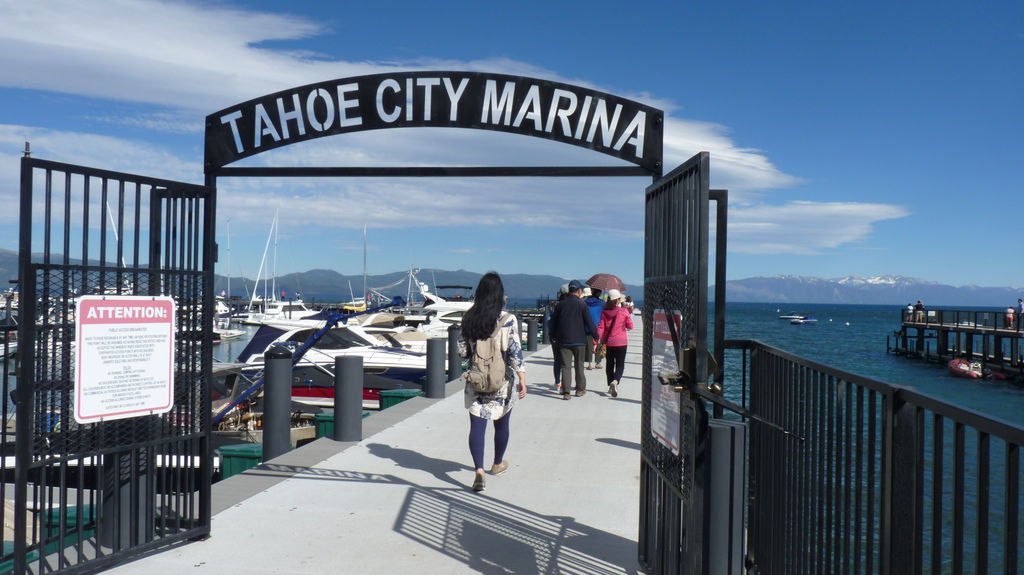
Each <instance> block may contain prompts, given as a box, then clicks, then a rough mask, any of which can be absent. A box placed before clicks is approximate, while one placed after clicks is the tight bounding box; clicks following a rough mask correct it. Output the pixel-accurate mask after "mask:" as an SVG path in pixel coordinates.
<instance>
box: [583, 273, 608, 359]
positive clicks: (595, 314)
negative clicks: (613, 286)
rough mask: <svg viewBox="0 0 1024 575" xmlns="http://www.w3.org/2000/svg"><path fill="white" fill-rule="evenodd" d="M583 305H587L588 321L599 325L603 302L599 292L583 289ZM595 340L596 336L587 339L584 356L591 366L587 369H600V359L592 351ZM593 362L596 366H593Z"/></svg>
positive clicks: (597, 290)
mask: <svg viewBox="0 0 1024 575" xmlns="http://www.w3.org/2000/svg"><path fill="white" fill-rule="evenodd" d="M583 295H584V298H583V303H585V304H587V309H588V310H589V311H590V319H591V320H592V321H593V322H594V325H597V324H599V323H601V312H602V311H604V300H603V299H601V297H600V296H601V290H599V289H593V288H588V287H585V288H583ZM595 339H597V335H596V334H595V335H594V336H589V337H587V349H586V354H585V355H586V356H587V357H588V360H589V361H590V362H591V364H590V365H589V366H588V367H587V369H601V358H600V356H598V355H597V352H596V351H595V350H594V340H595ZM594 362H596V363H597V364H596V365H595V364H594Z"/></svg>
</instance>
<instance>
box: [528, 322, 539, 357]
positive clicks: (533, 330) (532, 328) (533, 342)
mask: <svg viewBox="0 0 1024 575" xmlns="http://www.w3.org/2000/svg"><path fill="white" fill-rule="evenodd" d="M526 351H537V320H535V319H533V318H530V319H528V320H526Z"/></svg>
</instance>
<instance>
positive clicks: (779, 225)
mask: <svg viewBox="0 0 1024 575" xmlns="http://www.w3.org/2000/svg"><path fill="white" fill-rule="evenodd" d="M909 215H910V212H909V211H908V210H906V209H905V208H903V207H901V206H895V205H890V204H868V203H853V202H807V201H801V202H792V203H788V204H783V205H765V204H760V205H747V206H743V205H741V206H737V207H730V208H729V250H730V251H734V252H737V253H749V254H792V255H813V254H820V253H823V252H826V251H827V250H831V249H835V248H838V247H840V246H844V245H848V244H853V243H857V242H861V241H864V240H866V239H867V238H868V237H869V236H870V235H871V232H872V226H873V225H874V224H875V223H877V222H881V221H884V220H893V219H898V218H903V217H907V216H909Z"/></svg>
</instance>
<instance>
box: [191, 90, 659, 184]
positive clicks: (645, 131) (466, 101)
mask: <svg viewBox="0 0 1024 575" xmlns="http://www.w3.org/2000/svg"><path fill="white" fill-rule="evenodd" d="M663 116H664V114H663V113H662V111H661V110H658V109H656V108H652V107H650V106H646V105H643V104H640V103H638V102H635V101H633V100H628V99H626V98H622V97H619V96H615V95H613V94H607V93H604V92H598V91H596V90H591V89H589V88H583V87H581V86H573V85H570V84H563V83H560V82H551V81H548V80H539V79H536V78H526V77H522V76H508V75H504V74H488V73H480V72H396V73H393V74H375V75H369V76H359V77H354V78H343V79H338V80H331V81H328V82H321V83H318V84H309V85H307V86H300V87H298V88H292V89H290V90H284V91H282V92H277V93H274V94H270V95H268V96H263V97H261V98H256V99H254V100H249V101H248V102H243V103H241V104H237V105H235V106H231V107H230V108H225V109H223V110H221V111H219V112H215V113H213V114H210V115H209V116H207V117H206V167H207V169H210V168H217V167H221V166H225V165H227V164H230V163H232V162H234V161H236V160H240V159H242V158H246V157H248V156H252V155H254V154H258V153H260V152H264V151H266V150H271V149H274V148H277V147H280V146H285V145H288V144H294V143H296V142H301V141H305V140H310V139H313V138H319V137H323V136H328V135H332V134H343V133H349V132H359V131H365V130H379V129H384V128H412V127H440V128H472V129H479V130H497V131H502V132H513V133H517V134H523V135H528V136H535V137H540V138H546V139H550V140H557V141H560V142H564V143H567V144H572V145H576V146H582V147H585V148H590V149H592V150H595V151H598V152H601V153H604V154H608V155H611V156H615V157H617V158H620V159H623V160H626V161H628V162H631V163H633V164H636V165H638V166H640V167H642V168H645V169H647V170H649V171H651V172H652V173H658V174H660V173H661V160H662V157H661V156H662V132H663V126H662V123H663V121H664V117H663Z"/></svg>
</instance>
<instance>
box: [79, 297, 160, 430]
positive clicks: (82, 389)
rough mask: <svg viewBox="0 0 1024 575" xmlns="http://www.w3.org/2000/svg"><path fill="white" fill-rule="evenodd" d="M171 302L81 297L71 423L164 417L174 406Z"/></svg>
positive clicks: (150, 299)
mask: <svg viewBox="0 0 1024 575" xmlns="http://www.w3.org/2000/svg"><path fill="white" fill-rule="evenodd" d="M175 311H176V308H175V303H174V300H173V299H171V298H170V297H166V296H160V297H154V296H82V297H80V298H78V301H77V302H76V304H75V318H76V322H77V324H78V327H77V330H76V332H75V333H76V337H75V345H76V350H77V351H76V353H75V421H77V422H78V423H94V422H97V421H110V420H114V419H125V418H129V417H139V416H143V415H156V414H160V413H167V412H168V411H170V410H171V408H172V407H173V406H174V321H175Z"/></svg>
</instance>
